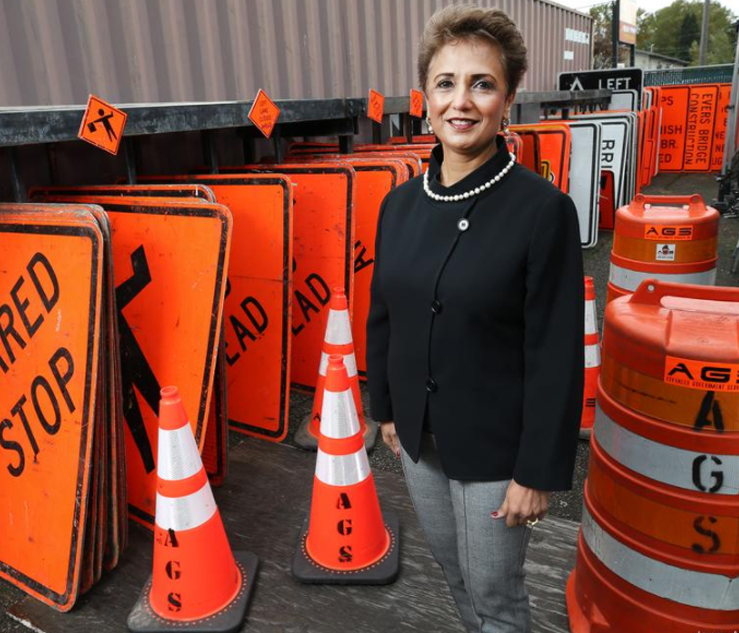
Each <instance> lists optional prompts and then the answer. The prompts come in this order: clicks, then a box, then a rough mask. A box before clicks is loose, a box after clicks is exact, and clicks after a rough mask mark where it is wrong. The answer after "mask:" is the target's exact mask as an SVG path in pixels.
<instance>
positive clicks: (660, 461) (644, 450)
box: [594, 405, 739, 495]
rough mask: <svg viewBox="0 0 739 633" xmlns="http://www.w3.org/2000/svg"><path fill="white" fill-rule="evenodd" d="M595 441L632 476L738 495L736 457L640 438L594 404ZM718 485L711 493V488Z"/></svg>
mask: <svg viewBox="0 0 739 633" xmlns="http://www.w3.org/2000/svg"><path fill="white" fill-rule="evenodd" d="M594 427H595V439H596V440H597V441H598V444H599V445H600V446H601V447H602V448H603V450H604V451H605V452H606V453H608V454H609V455H610V456H611V457H612V458H613V459H615V460H616V461H617V462H618V463H619V464H622V465H623V466H626V468H630V469H631V470H633V471H634V472H636V473H639V474H640V475H642V476H644V477H647V478H649V479H653V480H654V481H660V482H662V483H665V484H669V485H671V486H676V487H677V488H683V489H685V490H692V491H699V492H700V491H701V490H700V488H698V486H697V485H696V480H697V481H698V483H699V484H700V485H702V486H703V487H704V488H705V490H703V492H707V491H709V490H710V492H711V493H713V494H721V495H736V494H737V493H739V455H715V454H706V453H696V452H694V451H687V450H685V449H682V448H675V447H674V446H668V445H667V444H661V443H659V442H654V441H653V440H650V439H648V438H646V437H642V436H641V435H638V434H637V433H634V432H632V431H630V430H628V429H625V428H624V427H622V426H620V425H619V424H618V423H617V422H615V421H613V420H611V418H609V417H608V416H607V415H606V414H605V413H604V412H603V410H602V409H601V408H600V406H599V405H596V410H595V424H594ZM719 483H720V484H721V487H720V488H717V489H716V490H714V489H713V488H714V486H716V485H717V484H719Z"/></svg>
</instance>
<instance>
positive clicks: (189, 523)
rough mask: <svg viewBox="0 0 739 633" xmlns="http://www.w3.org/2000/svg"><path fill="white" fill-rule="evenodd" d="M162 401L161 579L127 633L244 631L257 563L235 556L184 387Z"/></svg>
mask: <svg viewBox="0 0 739 633" xmlns="http://www.w3.org/2000/svg"><path fill="white" fill-rule="evenodd" d="M161 396H162V399H161V402H160V405H159V450H158V459H157V478H158V481H157V502H156V525H155V526H154V572H153V575H152V577H151V578H150V579H149V582H148V583H147V584H146V586H145V587H144V590H143V591H142V592H141V596H140V597H139V600H138V602H137V603H136V606H135V607H134V609H133V611H132V612H131V614H130V615H129V617H128V628H129V629H130V630H131V631H141V632H149V631H179V630H182V629H183V628H186V629H187V630H188V631H220V632H227V631H237V630H238V629H239V628H240V627H241V624H242V622H243V621H244V617H245V615H246V607H247V603H248V601H249V595H250V593H251V590H252V588H253V586H254V577H255V575H256V571H257V565H258V561H257V557H256V556H255V555H254V554H250V553H247V552H236V553H235V555H234V553H232V552H231V547H230V546H229V544H228V537H227V536H226V531H225V530H224V528H223V522H222V521H221V515H220V513H219V512H218V508H217V507H216V502H215V500H214V499H213V493H212V492H211V490H210V484H209V483H208V476H207V474H206V472H205V468H203V463H202V461H201V459H200V454H199V453H198V447H197V444H196V443H195V438H194V437H193V434H192V429H191V427H190V423H189V421H188V419H187V414H186V413H185V409H184V407H183V406H182V400H181V399H180V396H179V393H178V392H177V387H165V388H164V389H162V391H161ZM234 556H235V558H234Z"/></svg>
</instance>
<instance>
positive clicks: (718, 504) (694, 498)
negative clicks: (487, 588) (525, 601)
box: [567, 280, 739, 633]
mask: <svg viewBox="0 0 739 633" xmlns="http://www.w3.org/2000/svg"><path fill="white" fill-rule="evenodd" d="M737 332H739V289H735V288H706V287H703V286H694V285H683V284H671V283H664V282H660V281H657V280H645V281H644V282H643V283H642V284H641V285H640V286H639V288H638V289H637V290H636V291H635V293H634V294H633V295H631V296H629V297H625V298H620V299H617V300H615V301H613V302H611V303H609V304H608V306H607V308H606V315H605V321H604V325H603V357H604V359H605V358H606V355H607V354H608V353H611V354H612V353H613V350H615V349H619V350H621V351H623V356H621V357H619V358H620V359H621V360H622V359H623V358H624V357H632V361H631V362H630V363H629V364H628V365H619V363H620V362H621V360H617V361H616V365H617V367H618V369H617V371H616V378H615V380H616V381H617V382H618V381H620V379H621V378H625V379H626V380H629V379H630V378H632V376H630V373H631V368H633V367H637V366H638V367H639V369H641V370H643V371H644V370H645V369H646V370H649V371H652V372H653V373H656V372H655V371H654V370H655V369H656V367H657V366H659V367H660V369H661V372H660V373H661V376H662V380H661V382H662V383H663V384H664V385H666V386H669V387H670V388H674V389H676V391H671V392H670V396H669V397H670V398H673V399H674V400H675V401H676V402H677V404H678V405H679V406H680V407H681V408H682V409H688V408H690V409H691V413H692V414H693V418H694V423H693V424H692V425H687V424H685V423H684V422H683V421H675V420H670V419H657V418H655V417H652V416H650V415H648V414H645V413H643V412H641V411H637V410H635V409H634V408H633V407H631V406H630V404H629V403H624V402H620V401H619V400H618V399H617V398H615V397H614V396H613V394H612V393H609V391H608V385H607V384H606V381H605V379H604V375H603V374H601V381H600V383H599V385H598V396H597V409H596V420H595V425H594V429H593V435H592V436H591V440H590V451H591V452H590V466H589V470H588V478H587V482H586V486H585V495H584V507H583V518H582V527H581V530H580V535H579V539H578V552H577V554H578V557H577V564H576V567H575V570H574V571H573V572H572V574H571V576H570V579H569V581H568V583H567V610H568V614H569V618H570V630H571V631H572V632H573V633H606V632H612V633H623V632H627V631H628V633H654V632H655V631H666V632H667V631H669V632H670V633H696V632H697V631H706V632H708V631H711V632H716V633H719V632H720V633H729V632H732V631H734V630H735V629H737V628H739V433H736V432H735V431H736V430H737V428H736V426H737V423H736V422H734V423H733V424H732V425H729V424H726V423H725V422H724V420H725V418H724V417H723V413H722V406H721V404H720V401H719V400H717V399H716V395H717V394H719V393H721V394H733V395H734V397H737V396H739V374H738V372H739V337H737ZM631 384H632V387H631V388H630V389H626V391H628V392H629V393H631V394H632V395H633V397H634V398H635V399H636V398H641V399H643V400H652V399H654V400H657V399H660V398H661V396H659V394H656V393H653V391H652V386H653V385H654V384H656V381H655V383H652V382H650V383H649V384H638V383H631ZM688 392H694V393H695V394H697V395H698V400H699V404H698V406H697V407H696V406H693V405H694V404H695V402H694V401H693V399H692V398H691V397H684V396H685V394H687V393H688ZM706 401H708V402H710V405H709V406H706V405H705V404H704V402H706ZM717 402H719V404H717V405H716V406H714V403H717ZM733 417H734V418H736V414H734V416H733ZM727 427H732V428H727Z"/></svg>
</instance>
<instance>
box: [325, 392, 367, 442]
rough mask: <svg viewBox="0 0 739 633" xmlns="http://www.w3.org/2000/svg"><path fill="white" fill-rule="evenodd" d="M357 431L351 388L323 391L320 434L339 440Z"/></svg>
mask: <svg viewBox="0 0 739 633" xmlns="http://www.w3.org/2000/svg"><path fill="white" fill-rule="evenodd" d="M357 433H359V418H358V417H357V407H356V405H355V404H354V396H353V395H352V392H351V389H347V390H346V391H342V392H340V393H337V392H335V391H324V392H323V407H322V408H321V435H325V436H326V437H330V438H332V439H335V440H341V439H344V438H347V437H351V436H352V435H356V434H357Z"/></svg>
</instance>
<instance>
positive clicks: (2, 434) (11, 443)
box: [0, 204, 103, 611]
mask: <svg viewBox="0 0 739 633" xmlns="http://www.w3.org/2000/svg"><path fill="white" fill-rule="evenodd" d="M0 233H1V234H2V243H3V266H2V267H0V324H1V327H0V332H2V334H0V339H1V340H2V345H1V346H0V379H1V380H2V381H3V382H2V389H0V407H2V413H1V414H0V420H1V421H0V490H2V491H3V492H2V494H0V533H1V534H2V538H1V539H0V576H2V577H3V578H5V579H6V580H8V581H10V582H11V583H13V584H15V585H18V586H19V587H21V588H23V589H24V590H25V591H27V592H28V593H30V594H32V595H34V596H35V597H37V598H38V599H39V600H41V601H43V602H45V603H47V604H49V605H52V606H54V607H56V608H57V609H59V610H62V611H66V610H69V609H70V608H71V607H72V606H73V604H74V602H75V600H76V597H77V594H78V590H79V583H80V572H81V560H82V554H83V545H84V542H85V527H86V525H87V523H88V512H89V511H90V510H91V504H90V503H89V496H90V493H91V482H90V474H91V466H92V459H93V441H94V427H95V423H94V416H95V396H96V389H97V378H98V374H97V372H98V361H99V350H98V345H99V340H100V337H99V333H100V320H101V296H102V291H101V289H102V276H103V269H102V263H103V253H102V248H103V236H102V233H101V232H100V229H99V226H98V224H97V222H96V221H95V219H94V217H93V216H92V214H91V213H90V212H89V210H87V209H86V208H85V207H83V206H81V205H73V206H69V207H64V208H62V207H59V206H56V205H13V204H3V205H0Z"/></svg>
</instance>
